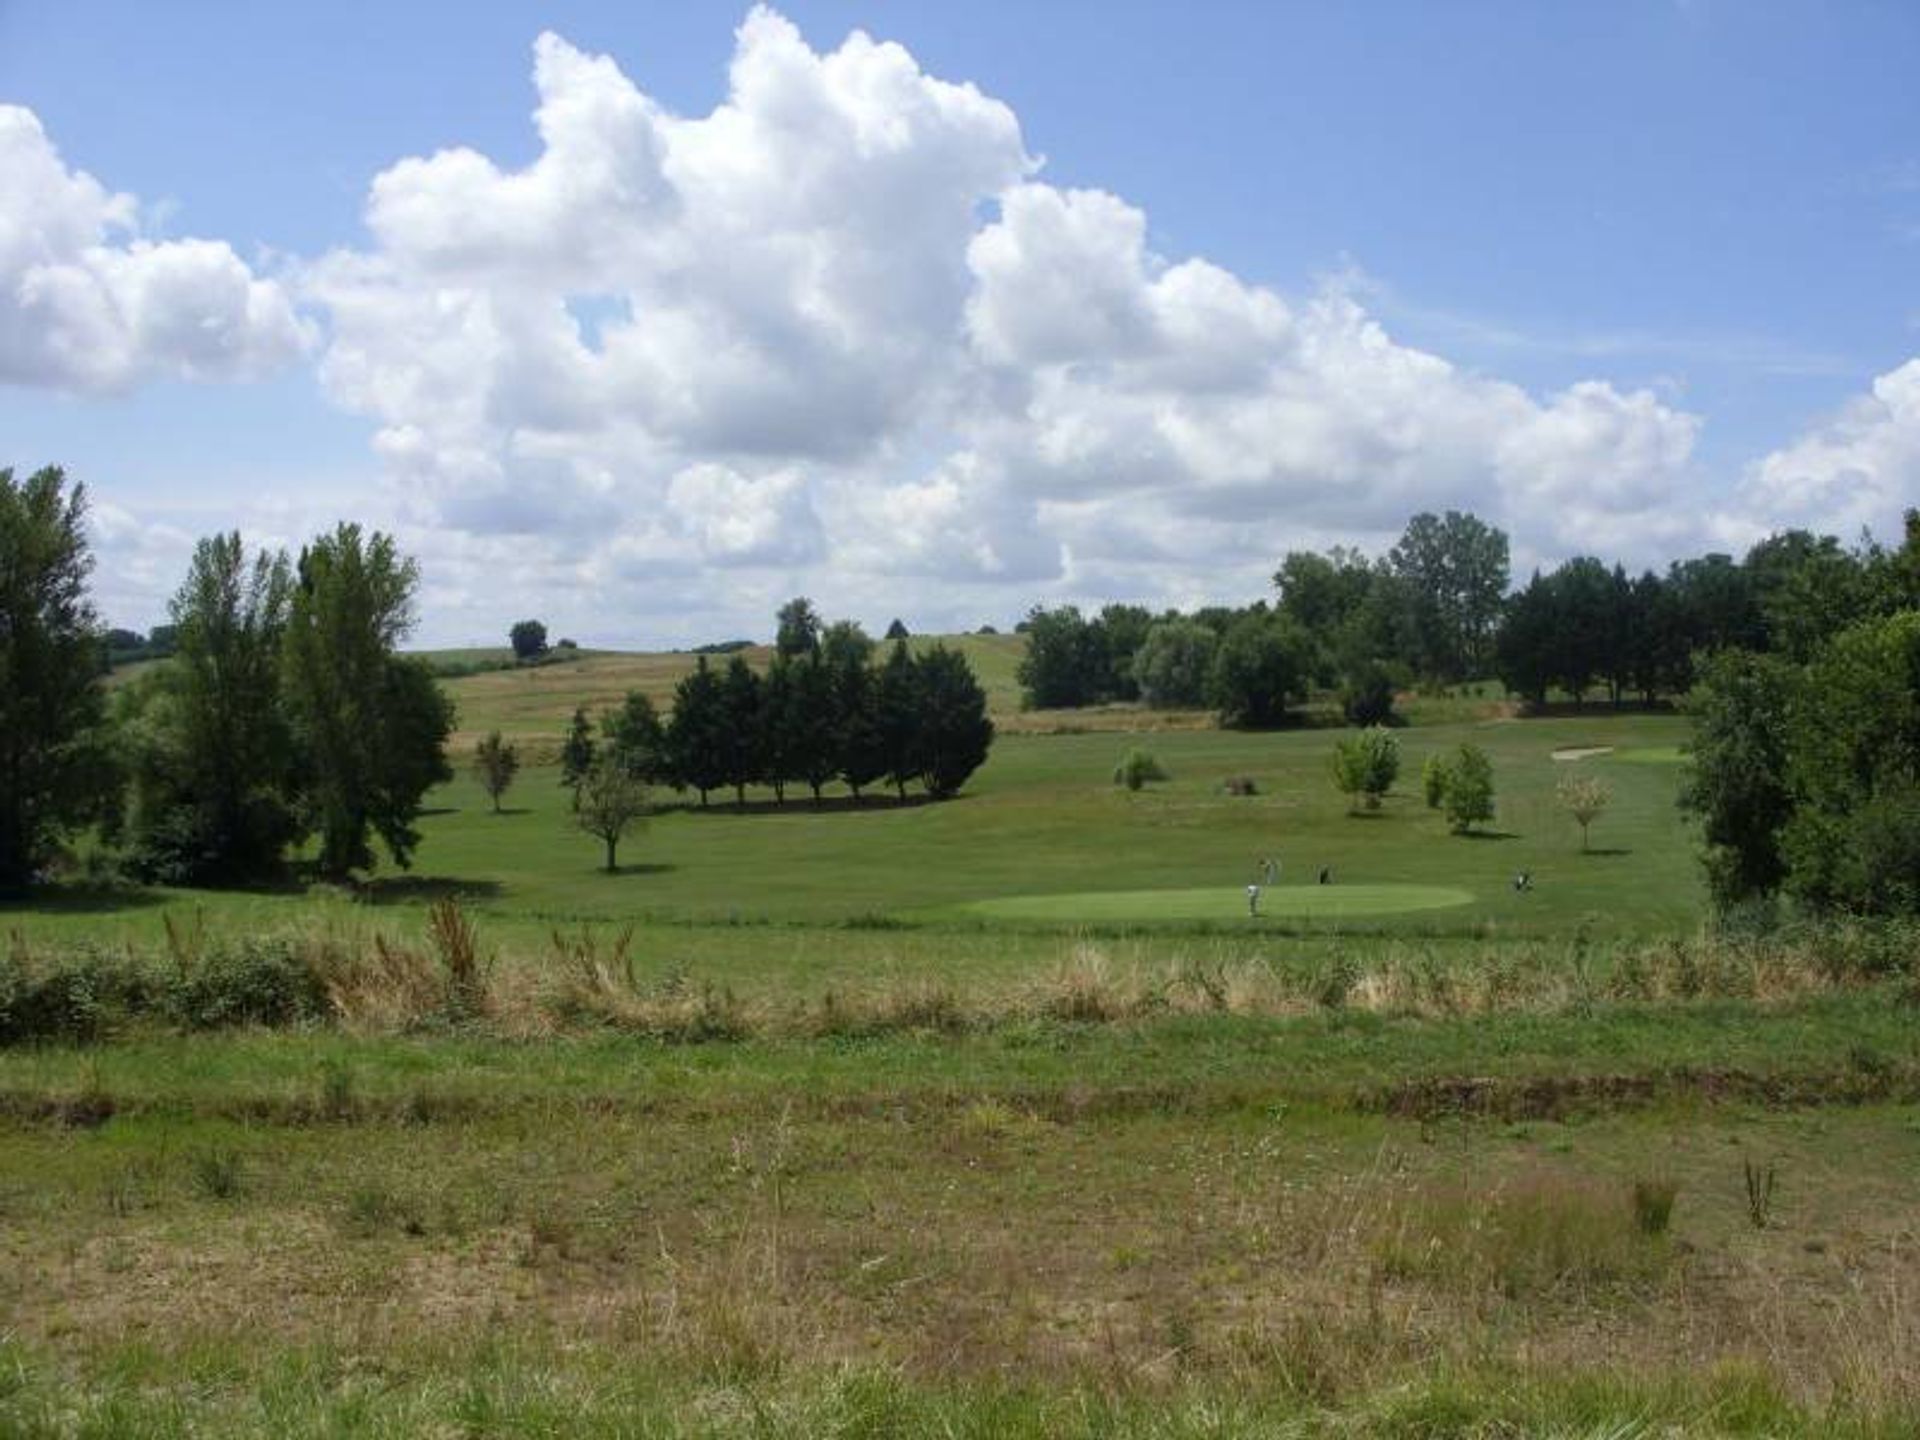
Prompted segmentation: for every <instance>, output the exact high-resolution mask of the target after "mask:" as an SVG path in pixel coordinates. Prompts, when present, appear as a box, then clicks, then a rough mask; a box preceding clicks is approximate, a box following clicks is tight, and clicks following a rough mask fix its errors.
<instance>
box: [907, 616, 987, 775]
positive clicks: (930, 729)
mask: <svg viewBox="0 0 1920 1440" xmlns="http://www.w3.org/2000/svg"><path fill="white" fill-rule="evenodd" d="M914 670H915V672H916V681H915V689H916V691H917V692H918V698H919V702H920V703H919V725H918V731H919V734H918V737H917V747H916V748H917V749H918V751H919V757H920V767H921V768H920V778H921V781H922V782H923V783H924V784H925V785H926V787H927V794H929V795H931V796H932V797H933V798H934V799H936V800H945V799H947V798H948V797H950V796H952V795H955V794H957V793H958V792H959V790H960V787H961V786H962V785H964V784H966V782H967V777H968V776H970V775H972V774H973V772H974V771H975V770H977V769H979V768H980V766H981V765H982V764H984V763H985V762H986V758H987V752H988V751H989V750H990V749H991V748H992V746H993V721H991V720H990V719H988V718H987V692H986V691H985V690H983V689H982V688H981V686H980V682H979V681H978V680H977V679H975V678H974V674H973V668H972V667H971V666H970V665H968V664H967V658H966V656H964V655H962V654H961V653H960V652H959V651H957V650H949V649H948V648H947V647H946V646H944V645H935V646H934V647H933V648H932V649H930V650H928V651H927V652H926V654H924V655H922V656H920V657H919V659H917V660H916V661H915V662H914Z"/></svg>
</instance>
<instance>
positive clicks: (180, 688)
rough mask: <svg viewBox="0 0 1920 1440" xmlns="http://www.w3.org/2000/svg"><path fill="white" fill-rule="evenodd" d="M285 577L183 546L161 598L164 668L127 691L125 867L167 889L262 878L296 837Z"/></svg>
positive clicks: (235, 556)
mask: <svg viewBox="0 0 1920 1440" xmlns="http://www.w3.org/2000/svg"><path fill="white" fill-rule="evenodd" d="M292 588H293V582H292V572H291V570H290V569H289V567H288V564H287V558H286V556H285V555H284V554H280V553H278V552H275V553H272V554H268V553H265V552H262V553H260V554H258V555H256V556H254V557H253V559H252V561H251V562H250V563H249V561H248V558H247V554H246V549H245V546H244V545H242V543H241V540H240V536H239V534H238V533H237V532H236V533H233V534H227V535H218V536H214V537H212V538H210V539H204V540H202V541H200V542H199V544H198V545H196V546H195V547H194V552H193V559H192V561H191V562H190V564H189V566H188V569H187V578H186V579H185V581H184V582H183V583H182V584H181V586H180V589H179V590H178V592H176V593H175V595H174V597H173V601H172V606H171V610H172V614H173V622H174V623H173V625H172V626H171V627H170V628H171V629H172V631H173V632H174V635H175V643H176V648H177V655H176V658H175V660H174V663H173V664H171V665H169V666H166V667H165V668H163V669H160V670H157V671H155V672H153V674H152V675H151V677H150V678H149V679H148V680H147V681H146V683H143V684H139V685H136V686H134V687H131V689H130V691H129V695H128V700H127V704H126V713H125V720H126V724H125V726H124V730H123V733H124V734H125V736H126V737H127V744H126V747H125V748H126V750H127V752H128V754H129V757H130V759H131V762H132V770H133V786H132V792H133V814H132V823H131V827H130V828H131V836H132V844H131V855H130V862H131V867H132V868H133V869H134V870H135V871H136V872H137V873H139V874H141V875H143V876H144V877H146V878H148V879H151V880H158V881H163V882H165V883H167V884H173V885H196V884H223V883H232V882H236V881H245V880H255V879H259V878H261V877H263V876H267V875H271V874H273V873H274V872H275V871H277V870H278V869H279V868H280V866H281V864H282V863H283V860H284V857H285V852H286V849H287V846H288V845H289V844H291V843H292V842H293V841H294V840H295V839H296V838H297V837H298V835H299V833H300V822H299V819H298V817H297V816H296V815H295V813H294V809H293V804H292V799H293V796H294V792H295V790H296V789H297V785H298V768H299V762H298V757H297V756H296V755H295V753H294V747H293V740H292V735H291V731H290V728H289V725H288V721H287V715H286V710H285V706H284V703H283V700H282V695H281V648H282V641H283V639H284V636H285V632H286V626H287V620H288V615H289V610H290V606H291V600H292Z"/></svg>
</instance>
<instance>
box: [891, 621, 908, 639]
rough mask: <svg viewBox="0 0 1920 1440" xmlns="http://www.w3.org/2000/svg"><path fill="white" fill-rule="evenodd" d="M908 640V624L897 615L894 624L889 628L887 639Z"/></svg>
mask: <svg viewBox="0 0 1920 1440" xmlns="http://www.w3.org/2000/svg"><path fill="white" fill-rule="evenodd" d="M906 638H907V626H906V622H905V621H904V620H902V619H900V617H899V616H897V615H896V616H895V617H894V619H893V623H892V624H891V625H889V626H887V639H889V640H905V639H906Z"/></svg>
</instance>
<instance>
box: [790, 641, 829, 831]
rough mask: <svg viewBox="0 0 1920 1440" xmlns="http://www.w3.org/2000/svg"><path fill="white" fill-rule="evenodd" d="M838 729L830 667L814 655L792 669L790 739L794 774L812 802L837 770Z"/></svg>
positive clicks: (816, 799)
mask: <svg viewBox="0 0 1920 1440" xmlns="http://www.w3.org/2000/svg"><path fill="white" fill-rule="evenodd" d="M839 728H840V727H839V710H838V697H837V695H836V692H835V686H834V674H833V670H832V668H831V667H830V666H828V665H827V664H826V662H825V661H824V660H822V659H820V658H819V657H817V656H816V657H814V658H812V659H809V660H803V661H801V662H800V663H799V664H798V665H795V666H794V668H793V723H792V725H791V727H790V740H791V744H792V747H793V762H794V767H795V772H794V773H795V777H796V778H797V779H800V780H803V781H805V782H806V785H807V788H808V790H810V791H811V792H812V794H813V803H814V804H815V805H818V804H819V803H820V802H821V799H822V794H821V792H822V791H823V790H825V788H826V786H827V785H828V783H829V782H830V781H832V779H833V777H834V776H835V775H837V774H838V773H839V772H840V734H839Z"/></svg>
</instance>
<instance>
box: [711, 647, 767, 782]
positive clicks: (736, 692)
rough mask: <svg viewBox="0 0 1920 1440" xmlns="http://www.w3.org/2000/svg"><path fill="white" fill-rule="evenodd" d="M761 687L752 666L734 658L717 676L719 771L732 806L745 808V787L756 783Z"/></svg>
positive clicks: (759, 769)
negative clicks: (718, 691) (723, 671)
mask: <svg viewBox="0 0 1920 1440" xmlns="http://www.w3.org/2000/svg"><path fill="white" fill-rule="evenodd" d="M761 706H762V687H761V683H760V677H759V676H758V675H756V674H754V672H753V667H752V666H751V665H749V664H747V662H746V661H745V660H744V659H743V658H742V657H740V656H738V655H735V656H734V657H733V658H732V659H731V660H729V661H728V662H727V668H726V671H725V673H724V674H723V675H722V676H721V677H720V717H721V718H720V727H719V742H720V768H721V773H722V775H723V776H724V777H725V781H726V783H727V784H729V785H731V786H733V796H734V803H735V804H736V805H738V806H739V807H740V808H741V809H742V810H744V809H746V808H747V786H749V785H757V784H759V782H760V776H761V771H762V765H761V750H760V744H761V739H762V736H763V734H764V730H763V722H762V718H761Z"/></svg>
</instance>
